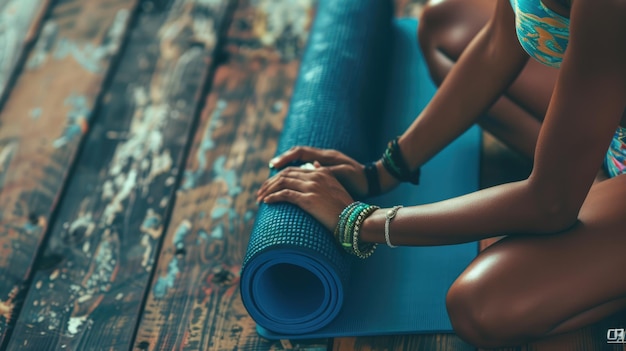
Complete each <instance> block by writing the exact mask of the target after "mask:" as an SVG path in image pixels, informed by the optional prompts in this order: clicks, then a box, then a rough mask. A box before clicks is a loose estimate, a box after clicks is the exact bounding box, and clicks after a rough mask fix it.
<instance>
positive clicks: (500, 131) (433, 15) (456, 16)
mask: <svg viewBox="0 0 626 351" xmlns="http://www.w3.org/2000/svg"><path fill="white" fill-rule="evenodd" d="M495 3H496V2H495V1H493V0H440V1H436V2H432V3H428V4H427V5H426V7H425V8H424V12H423V13H422V16H421V19H420V26H419V29H418V36H419V43H420V46H421V47H422V51H423V52H424V56H425V58H426V61H427V62H428V66H429V69H430V73H431V76H432V78H433V80H434V81H435V83H437V84H439V83H441V81H442V80H443V79H444V78H445V77H446V75H447V74H448V72H449V71H450V69H451V68H452V66H453V65H454V63H455V62H456V60H457V59H458V58H459V56H460V55H461V53H462V52H463V50H464V49H465V47H466V46H467V44H468V43H469V42H470V41H471V40H472V39H473V38H474V36H475V35H476V33H477V32H478V31H479V30H480V29H481V28H482V27H483V26H484V25H485V23H486V22H487V21H488V20H489V18H490V16H491V15H492V12H493V10H494V9H495ZM511 30H514V29H513V28H512V29H511ZM556 72H557V71H556V70H555V69H553V68H550V67H546V66H544V65H542V64H540V63H538V62H535V61H534V60H529V62H528V64H527V66H526V68H525V69H524V70H523V71H522V73H521V74H520V76H519V77H518V79H517V80H516V81H515V82H514V83H513V85H512V86H511V87H510V88H509V89H508V91H507V92H506V93H505V95H504V96H503V97H502V98H501V99H499V100H498V101H497V102H496V103H495V104H494V105H493V106H492V108H491V109H490V110H489V112H488V113H487V115H486V116H484V117H483V118H482V119H481V120H480V124H481V126H482V127H483V128H484V129H486V130H487V131H489V132H490V133H492V134H493V135H494V136H496V137H497V138H498V139H500V140H502V141H503V142H504V143H506V144H507V145H509V146H510V147H512V148H513V149H515V150H517V151H519V152H521V153H522V154H524V155H526V156H528V157H529V158H532V157H533V154H534V149H535V144H536V141H537V136H538V134H539V127H540V124H541V120H543V116H544V115H545V111H546V109H547V106H548V102H549V100H550V97H551V94H552V88H553V87H554V81H555V79H556Z"/></svg>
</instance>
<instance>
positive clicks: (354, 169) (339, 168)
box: [270, 146, 397, 199]
mask: <svg viewBox="0 0 626 351" xmlns="http://www.w3.org/2000/svg"><path fill="white" fill-rule="evenodd" d="M292 162H302V163H307V162H310V163H314V164H319V165H320V166H323V167H326V168H327V169H329V170H330V171H331V172H332V174H333V175H334V176H335V178H337V180H338V181H339V182H340V183H341V185H343V187H344V188H346V190H347V191H348V192H349V193H350V195H352V197H354V198H360V199H362V198H365V197H367V196H368V184H367V178H366V177H365V172H364V169H365V166H364V165H363V164H361V163H359V162H357V161H356V160H354V159H353V158H351V157H349V156H347V155H346V154H344V153H342V152H340V151H337V150H331V149H318V148H314V147H309V146H296V147H292V148H291V149H289V150H287V151H286V152H284V153H283V154H281V155H279V156H276V157H275V158H273V159H272V160H271V161H270V167H271V168H276V169H282V168H284V167H286V166H288V165H289V164H290V163H292ZM376 166H377V168H378V175H379V179H380V183H381V184H380V185H381V190H382V191H383V192H386V191H388V190H390V189H391V188H393V187H395V185H397V182H396V181H395V179H389V178H390V177H391V176H390V175H389V174H388V173H387V171H386V170H385V169H384V168H383V167H382V165H381V164H380V162H377V165H376Z"/></svg>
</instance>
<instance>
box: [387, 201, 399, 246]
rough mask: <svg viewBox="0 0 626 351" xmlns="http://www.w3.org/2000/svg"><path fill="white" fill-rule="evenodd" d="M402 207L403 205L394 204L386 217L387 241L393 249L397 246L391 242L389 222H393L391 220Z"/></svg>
mask: <svg viewBox="0 0 626 351" xmlns="http://www.w3.org/2000/svg"><path fill="white" fill-rule="evenodd" d="M401 208H402V206H401V205H397V206H394V207H393V208H392V209H391V210H389V211H387V214H386V215H385V219H386V220H385V242H387V246H389V247H390V248H392V249H393V248H396V247H397V246H395V245H393V244H391V240H389V224H390V223H391V220H392V219H393V218H394V217H395V216H396V214H397V213H398V210H399V209H401Z"/></svg>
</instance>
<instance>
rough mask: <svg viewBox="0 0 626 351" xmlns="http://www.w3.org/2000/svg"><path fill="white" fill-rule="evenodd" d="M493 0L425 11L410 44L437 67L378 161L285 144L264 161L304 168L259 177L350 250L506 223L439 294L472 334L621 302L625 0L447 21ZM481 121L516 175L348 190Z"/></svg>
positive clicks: (380, 183) (520, 0)
mask: <svg viewBox="0 0 626 351" xmlns="http://www.w3.org/2000/svg"><path fill="white" fill-rule="evenodd" d="M490 3H492V2H491V1H488V0H486V1H483V0H473V1H467V0H454V1H449V2H448V3H445V2H444V4H446V5H443V4H441V5H436V6H433V7H431V8H429V9H428V10H427V12H426V13H425V17H424V19H422V21H421V26H422V28H421V29H420V38H421V45H422V46H423V48H424V51H425V55H426V57H427V59H428V60H429V64H430V69H431V73H432V75H433V76H434V77H435V79H436V80H441V79H442V78H443V77H444V76H446V79H445V80H443V81H442V83H441V86H440V88H439V90H438V91H437V93H436V94H435V96H434V97H433V99H432V100H431V102H430V104H429V105H428V106H427V107H426V108H425V109H424V110H423V112H422V113H421V114H420V116H419V118H417V119H416V120H415V121H414V122H413V124H412V125H411V126H410V127H409V128H408V129H407V130H406V131H405V133H404V134H402V135H401V136H400V137H399V138H398V139H397V140H396V142H391V143H390V145H389V147H388V148H387V150H386V151H385V153H384V154H383V157H382V158H381V160H379V161H377V162H376V163H375V164H373V165H372V166H364V165H361V164H359V163H357V162H356V161H354V160H353V159H351V158H349V157H347V156H346V155H343V154H341V153H339V152H337V151H333V150H319V149H312V148H306V147H299V148H294V149H292V150H290V151H288V152H286V153H285V154H283V155H280V156H279V157H277V158H276V159H274V160H272V161H271V163H272V164H273V166H274V167H277V168H282V167H285V166H286V165H287V164H289V163H290V162H292V161H294V160H300V161H304V162H314V164H315V166H316V167H315V169H305V168H294V167H287V168H285V169H284V170H282V171H281V172H279V173H278V174H277V175H276V176H274V177H272V178H270V179H268V180H267V181H266V182H265V183H264V184H263V185H262V187H261V188H260V190H259V192H258V199H259V200H260V201H264V202H266V203H275V202H281V201H287V202H291V203H293V204H296V205H298V206H300V207H301V208H303V209H304V210H305V211H307V212H309V213H310V214H311V215H313V216H314V217H315V218H316V219H317V220H319V221H320V222H321V223H322V224H324V225H325V226H326V227H327V228H328V229H329V230H330V231H332V232H335V235H336V237H337V239H338V240H339V241H340V242H342V243H343V244H344V247H347V250H348V251H350V252H352V253H355V254H357V255H361V256H367V254H368V253H369V250H370V248H371V243H386V244H387V245H390V246H393V245H445V244H454V243H462V242H468V241H475V240H480V239H484V238H488V237H496V236H501V235H507V237H506V238H504V239H502V240H500V241H499V242H498V243H496V244H495V245H493V246H491V247H490V248H488V249H487V250H485V251H483V252H482V253H481V254H480V255H479V256H478V257H477V258H476V259H475V260H474V261H473V262H472V263H471V264H470V265H469V267H467V269H466V270H465V271H464V272H463V273H462V274H461V276H460V277H459V278H458V279H457V280H456V281H455V283H454V284H453V285H452V286H451V288H450V290H449V292H448V296H447V306H448V312H449V315H450V320H451V322H452V325H453V327H454V328H455V331H456V332H457V334H458V335H459V336H460V337H462V338H464V339H465V340H467V341H468V342H470V343H472V344H474V345H477V346H481V347H498V346H505V345H515V344H520V343H524V342H527V341H529V340H532V339H536V338H541V337H544V336H549V335H553V334H557V333H562V332H566V331H571V330H574V329H577V328H580V327H582V326H584V325H587V324H590V323H593V322H596V321H598V320H600V319H602V318H604V317H606V316H608V315H611V314H613V313H614V312H616V311H618V310H620V309H623V308H625V307H626V279H621V278H620V277H621V275H622V270H623V267H625V266H626V255H624V252H623V251H624V248H625V247H626V235H624V231H625V230H626V229H624V228H626V177H625V176H620V174H621V173H623V172H626V171H625V170H624V168H625V167H624V166H625V162H626V161H624V158H623V157H622V155H621V154H620V152H623V151H621V150H623V149H622V148H624V149H626V144H624V141H623V139H622V138H621V133H624V132H626V129H624V128H623V127H624V126H626V117H622V116H626V115H625V114H624V109H625V107H626V2H624V1H622V0H602V1H598V0H570V1H568V0H541V1H540V0H497V2H493V3H495V9H493V11H492V13H493V15H492V16H491V17H490V18H489V19H488V20H487V22H486V24H485V25H484V26H483V27H482V29H480V31H479V32H478V34H477V35H476V36H475V37H474V38H473V39H472V40H471V42H469V44H467V48H464V47H465V42H466V41H467V40H465V39H464V37H463V36H464V35H467V34H462V35H460V36H459V35H458V33H471V32H472V31H471V28H473V27H476V26H477V23H479V22H480V21H481V19H480V18H481V17H480V15H477V16H472V17H471V18H473V19H472V20H467V21H465V22H463V21H461V22H459V21H458V20H455V18H454V16H460V14H467V12H466V11H467V10H471V11H473V12H475V13H477V14H481V13H484V11H487V10H489V8H490V7H492V6H494V5H490ZM464 7H465V9H463V8H464ZM450 9H453V10H458V11H452V12H450V11H448V10H450ZM437 16H442V17H441V18H442V19H443V20H440V19H437ZM445 21H452V22H450V23H454V24H455V25H459V26H460V27H458V28H451V27H450V26H449V25H448V24H447V23H446V22H445ZM463 26H465V27H463ZM459 28H461V29H468V28H469V29H470V30H469V31H468V30H460V31H459V30H457V29H459ZM448 30H449V31H448ZM520 44H521V45H520ZM461 52H462V54H461ZM459 55H460V56H459ZM457 56H459V57H458V62H457V63H456V64H454V65H452V62H453V61H454V60H456V58H457ZM529 57H531V58H532V59H531V60H533V61H535V62H528V61H529ZM537 62H540V63H541V64H543V65H548V66H552V67H560V68H559V70H558V72H557V71H554V70H547V69H545V68H543V67H540V66H539V65H538V64H537ZM452 66H454V67H452ZM448 70H449V74H448ZM533 75H539V76H541V77H543V78H544V79H545V81H548V84H545V83H538V82H537V81H535V80H533ZM550 77H553V79H554V86H552V83H550V79H551V78H550ZM545 81H544V82H545ZM546 88H548V89H549V90H547V89H546ZM452 101H454V103H450V102H452ZM487 110H489V113H488V114H487V117H483V118H479V117H480V116H483V115H484V112H485V111H487ZM478 122H480V123H481V124H482V125H483V127H485V128H486V129H487V130H489V131H491V132H492V133H493V134H495V135H496V136H498V137H500V138H501V139H502V140H504V141H505V142H506V143H508V144H509V145H511V146H512V147H514V148H516V149H517V150H519V151H520V152H522V153H523V154H526V155H528V156H529V157H531V158H532V159H533V171H532V173H531V175H530V176H529V177H528V178H527V179H525V180H522V181H518V182H513V183H508V184H502V185H498V186H495V187H491V188H488V189H484V190H480V191H477V192H474V193H472V194H468V195H465V196H462V197H458V198H453V199H450V200H446V201H442V202H438V203H433V204H427V205H420V206H412V207H403V208H399V207H394V208H393V209H392V210H391V211H390V210H389V209H378V208H376V207H375V206H368V205H363V204H354V200H353V198H357V197H358V198H362V197H364V196H366V195H371V194H372V193H375V192H379V191H382V192H384V191H388V190H390V189H392V188H393V187H394V186H395V185H397V184H398V182H400V181H412V182H417V180H418V179H417V178H418V176H419V167H420V166H421V165H422V164H424V163H425V162H426V161H427V160H429V159H430V158H431V157H432V156H433V155H434V154H436V153H437V152H438V151H439V150H441V149H442V148H443V147H444V146H445V145H446V144H447V143H449V142H450V141H452V140H453V139H454V138H456V137H457V136H459V135H460V134H461V133H462V132H463V131H465V130H466V129H467V128H469V127H470V126H471V125H472V124H474V123H478ZM625 134H626V133H625ZM625 139H626V138H625ZM607 150H608V152H607ZM605 173H607V174H605ZM416 191H419V188H417V189H416ZM355 223H356V224H355Z"/></svg>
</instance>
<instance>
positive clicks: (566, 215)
mask: <svg viewBox="0 0 626 351" xmlns="http://www.w3.org/2000/svg"><path fill="white" fill-rule="evenodd" d="M535 203H537V204H538V206H537V207H536V209H537V212H536V219H535V221H534V223H536V225H537V232H539V233H541V234H552V233H558V232H561V231H564V230H566V229H568V228H570V227H572V226H573V225H574V224H576V222H577V221H578V212H579V210H580V205H577V204H572V202H571V201H567V200H566V199H563V198H558V197H552V198H548V196H546V195H545V194H542V195H539V198H538V199H537V201H536V202H535Z"/></svg>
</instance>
